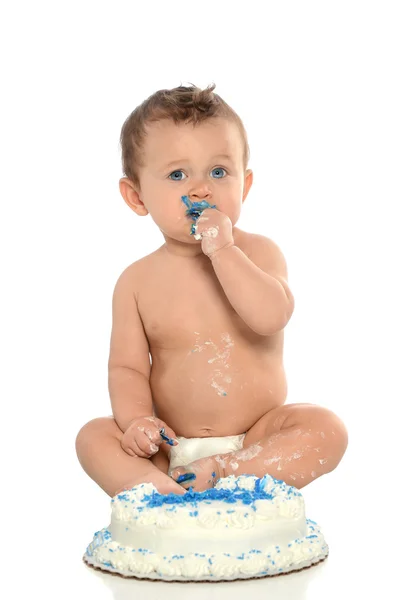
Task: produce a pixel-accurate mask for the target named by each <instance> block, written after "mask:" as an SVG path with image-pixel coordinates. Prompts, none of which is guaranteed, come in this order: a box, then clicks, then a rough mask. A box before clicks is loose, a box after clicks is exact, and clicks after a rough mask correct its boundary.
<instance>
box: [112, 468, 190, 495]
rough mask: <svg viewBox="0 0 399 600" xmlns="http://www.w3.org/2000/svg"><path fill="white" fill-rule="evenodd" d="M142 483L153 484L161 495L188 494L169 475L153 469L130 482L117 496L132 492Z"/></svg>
mask: <svg viewBox="0 0 399 600" xmlns="http://www.w3.org/2000/svg"><path fill="white" fill-rule="evenodd" d="M140 483H152V484H153V485H154V486H155V488H156V490H157V491H158V492H159V493H160V494H165V495H167V494H178V495H182V494H185V493H186V490H185V488H183V486H181V485H179V484H178V483H176V482H175V481H173V479H172V478H171V477H168V475H166V474H165V473H162V472H161V471H159V469H153V470H151V471H149V472H148V473H147V474H144V475H142V476H141V477H139V478H136V479H134V481H132V482H129V484H128V485H125V486H124V487H123V488H122V489H120V490H118V492H116V494H115V495H117V494H121V493H123V492H124V491H126V490H130V489H131V488H132V487H134V486H136V485H139V484H140Z"/></svg>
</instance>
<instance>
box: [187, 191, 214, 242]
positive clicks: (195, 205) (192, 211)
mask: <svg viewBox="0 0 399 600" xmlns="http://www.w3.org/2000/svg"><path fill="white" fill-rule="evenodd" d="M181 199H182V201H183V202H184V204H185V205H186V206H187V210H186V215H187V216H188V217H191V219H192V220H193V221H194V223H193V224H192V225H191V230H190V235H193V234H195V223H196V221H197V220H198V219H199V217H200V216H201V214H202V212H203V211H204V210H205V209H206V208H216V204H214V205H213V206H211V205H210V204H209V203H208V202H206V200H202V202H191V201H190V200H189V198H188V196H182V197H181Z"/></svg>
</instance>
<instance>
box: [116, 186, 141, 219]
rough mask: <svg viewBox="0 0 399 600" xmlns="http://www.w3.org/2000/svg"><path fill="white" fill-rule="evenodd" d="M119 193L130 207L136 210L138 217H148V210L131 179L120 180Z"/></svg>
mask: <svg viewBox="0 0 399 600" xmlns="http://www.w3.org/2000/svg"><path fill="white" fill-rule="evenodd" d="M119 191H120V193H121V195H122V198H123V199H124V201H125V202H126V204H127V205H128V207H129V208H131V209H132V210H134V212H135V213H136V214H137V215H139V216H140V217H145V215H148V210H147V209H146V207H145V206H144V204H143V203H142V201H141V200H140V196H139V193H138V192H137V191H136V189H135V186H134V184H133V182H132V181H131V180H130V179H128V178H127V177H122V179H120V180H119Z"/></svg>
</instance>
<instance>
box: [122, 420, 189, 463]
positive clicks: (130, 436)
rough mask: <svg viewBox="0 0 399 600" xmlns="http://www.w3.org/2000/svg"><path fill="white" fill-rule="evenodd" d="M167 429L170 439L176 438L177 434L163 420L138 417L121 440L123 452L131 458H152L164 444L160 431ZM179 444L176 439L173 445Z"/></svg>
mask: <svg viewBox="0 0 399 600" xmlns="http://www.w3.org/2000/svg"><path fill="white" fill-rule="evenodd" d="M163 427H164V428H165V433H166V435H167V436H168V437H170V438H175V437H176V434H175V432H174V431H173V429H171V428H170V427H168V425H166V423H165V422H164V421H161V419H157V418H156V417H138V418H137V419H134V420H133V421H132V422H131V423H130V425H129V427H128V428H127V429H126V431H125V433H124V434H123V436H122V439H121V446H122V448H123V450H124V451H125V452H126V453H127V454H130V456H139V457H141V458H150V456H153V454H156V452H158V450H159V446H160V445H161V444H162V438H161V435H160V433H159V430H160V429H162V428H163ZM177 444H178V442H177V441H176V440H175V439H174V440H173V445H174V446H176V445H177Z"/></svg>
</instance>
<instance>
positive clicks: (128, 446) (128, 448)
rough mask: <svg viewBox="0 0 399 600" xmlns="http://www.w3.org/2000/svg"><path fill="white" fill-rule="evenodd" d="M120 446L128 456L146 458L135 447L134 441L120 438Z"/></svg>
mask: <svg viewBox="0 0 399 600" xmlns="http://www.w3.org/2000/svg"><path fill="white" fill-rule="evenodd" d="M121 446H122V448H123V450H124V451H125V452H126V453H127V454H129V456H138V457H140V458H147V456H146V454H144V453H143V452H142V451H141V450H140V448H139V447H138V446H137V444H136V442H135V441H134V439H131V440H125V439H123V438H122V440H121Z"/></svg>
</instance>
